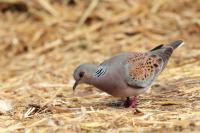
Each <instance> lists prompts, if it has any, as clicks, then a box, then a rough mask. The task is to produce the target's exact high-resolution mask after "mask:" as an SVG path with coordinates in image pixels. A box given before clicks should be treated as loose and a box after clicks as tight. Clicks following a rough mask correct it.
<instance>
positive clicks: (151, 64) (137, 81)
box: [127, 53, 163, 87]
mask: <svg viewBox="0 0 200 133" xmlns="http://www.w3.org/2000/svg"><path fill="white" fill-rule="evenodd" d="M162 62H163V61H162V59H161V58H160V57H159V56H156V55H150V54H147V53H145V54H142V53H141V54H140V53H139V54H136V55H134V56H132V57H130V58H129V59H128V63H127V64H128V79H127V81H128V84H129V85H130V86H138V87H147V86H149V85H150V84H151V83H152V82H153V80H154V79H155V78H156V76H157V75H158V73H159V71H160V70H161V68H162V64H163V63H162Z"/></svg>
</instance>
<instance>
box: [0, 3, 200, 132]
mask: <svg viewBox="0 0 200 133" xmlns="http://www.w3.org/2000/svg"><path fill="white" fill-rule="evenodd" d="M0 11H1V12H0V132H2V133H6V132H14V133H20V132H26V133H31V132H41V133H43V132H45V133H46V132H49V133H54V132H55V133H61V132H67V133H75V132H80V133H86V132H87V133H93V132H103V133H105V132H108V133H112V132H113V133H127V132H133V133H134V132H135V133H172V132H173V133H176V132H183V133H199V132H200V44H199V43H200V1H199V0H177V1H174V0H152V1H148V0H84V1H80V0H65V1H64V0H57V1H55V0H35V1H26V0H9V1H3V0H1V1H0ZM176 39H182V40H184V42H185V44H184V45H183V46H182V47H180V48H178V49H177V50H175V51H174V53H173V55H172V57H171V59H170V61H169V63H168V65H167V68H166V69H165V71H164V72H163V73H162V74H161V75H160V76H159V78H158V80H156V82H154V84H153V85H152V87H151V89H150V91H148V92H147V93H145V94H143V95H140V96H139V105H138V109H139V110H140V111H141V112H140V113H138V112H135V110H133V109H131V108H124V107H123V106H121V104H122V100H121V99H119V98H114V97H112V96H110V95H108V94H106V93H104V92H102V91H100V90H97V89H96V88H95V87H92V86H88V85H80V86H79V87H78V88H77V90H76V92H75V93H73V91H72V85H73V77H72V74H73V71H74V69H75V67H76V66H77V65H79V64H81V63H87V62H90V63H95V64H98V63H100V62H102V61H103V60H105V59H107V58H109V57H111V56H113V55H115V54H117V53H120V52H123V51H141V52H144V51H147V50H149V49H151V48H153V47H155V46H156V45H158V44H162V43H164V44H166V43H169V42H171V41H173V40H176ZM117 105H118V106H117Z"/></svg>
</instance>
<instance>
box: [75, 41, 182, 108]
mask: <svg viewBox="0 0 200 133" xmlns="http://www.w3.org/2000/svg"><path fill="white" fill-rule="evenodd" d="M181 44H183V41H182V40H176V41H174V42H171V43H169V44H167V45H163V44H161V45H159V46H157V47H155V48H153V49H152V50H150V51H147V52H144V53H140V52H124V53H120V54H117V55H115V56H113V57H111V58H110V59H107V60H105V61H103V62H102V63H101V64H100V65H94V64H81V65H80V66H78V67H77V68H76V69H75V71H74V75H73V76H74V79H75V84H74V86H73V90H75V88H76V87H77V85H78V84H79V83H86V84H90V85H93V86H95V87H96V88H98V89H100V90H102V91H104V92H107V93H108V94H110V95H112V96H115V97H121V98H127V100H126V101H125V102H124V106H125V107H133V108H136V105H137V96H138V95H140V94H142V93H144V92H145V91H147V89H148V88H150V86H151V84H152V83H153V81H154V80H156V78H157V77H158V75H159V74H160V73H161V72H162V71H163V69H164V68H165V66H166V65H167V62H168V60H169V58H170V56H171V54H172V53H173V51H174V49H176V48H177V47H179V46H180V45H181ZM130 97H132V98H130Z"/></svg>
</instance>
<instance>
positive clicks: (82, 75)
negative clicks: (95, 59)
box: [73, 64, 97, 90]
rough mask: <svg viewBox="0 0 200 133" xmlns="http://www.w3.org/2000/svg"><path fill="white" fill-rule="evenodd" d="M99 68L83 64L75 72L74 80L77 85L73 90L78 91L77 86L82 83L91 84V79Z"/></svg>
mask: <svg viewBox="0 0 200 133" xmlns="http://www.w3.org/2000/svg"><path fill="white" fill-rule="evenodd" d="M96 69H97V66H96V65H94V64H81V65H79V66H78V67H77V68H76V69H75V71H74V74H73V76H74V79H75V83H74V86H73V90H75V89H76V87H77V85H78V84H80V83H86V84H91V79H92V77H93V73H94V72H95V71H96Z"/></svg>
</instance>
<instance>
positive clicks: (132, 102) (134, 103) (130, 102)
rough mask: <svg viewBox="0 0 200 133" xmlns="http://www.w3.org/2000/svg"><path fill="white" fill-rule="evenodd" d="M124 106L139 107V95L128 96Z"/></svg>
mask: <svg viewBox="0 0 200 133" xmlns="http://www.w3.org/2000/svg"><path fill="white" fill-rule="evenodd" d="M124 107H126V108H128V107H132V108H136V107H137V97H136V96H134V97H133V98H132V99H130V98H129V97H127V99H126V101H125V102H124Z"/></svg>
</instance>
